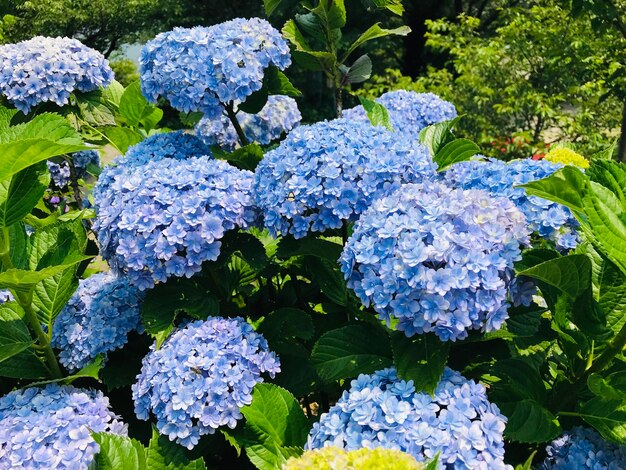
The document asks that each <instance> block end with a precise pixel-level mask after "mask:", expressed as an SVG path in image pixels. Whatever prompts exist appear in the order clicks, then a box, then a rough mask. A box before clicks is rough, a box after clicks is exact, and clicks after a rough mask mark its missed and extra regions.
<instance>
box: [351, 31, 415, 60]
mask: <svg viewBox="0 0 626 470" xmlns="http://www.w3.org/2000/svg"><path fill="white" fill-rule="evenodd" d="M410 32H411V28H409V27H408V26H400V27H398V28H394V29H384V28H381V27H380V23H376V24H375V25H373V26H370V27H369V28H368V29H367V30H366V31H365V32H364V33H363V34H361V35H360V36H359V37H358V38H357V39H356V41H354V42H353V43H352V45H351V46H350V47H349V48H348V50H347V51H346V53H345V55H344V57H343V59H342V60H341V63H344V62H345V61H346V59H347V58H348V56H349V55H350V54H352V52H354V51H355V50H356V49H357V48H359V47H360V46H362V45H363V44H365V43H366V42H368V41H371V40H373V39H378V38H384V37H386V36H406V35H407V34H409V33H410Z"/></svg>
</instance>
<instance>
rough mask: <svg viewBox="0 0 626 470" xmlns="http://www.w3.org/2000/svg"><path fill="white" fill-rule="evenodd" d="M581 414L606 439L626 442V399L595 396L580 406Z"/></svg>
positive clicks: (619, 442) (620, 442) (621, 442)
mask: <svg viewBox="0 0 626 470" xmlns="http://www.w3.org/2000/svg"><path fill="white" fill-rule="evenodd" d="M579 415H580V416H581V417H582V418H583V419H584V420H585V421H587V422H588V423H589V424H590V425H592V426H593V427H594V428H595V429H596V430H597V431H598V432H599V433H600V434H602V436H603V437H604V438H605V439H608V440H610V441H613V442H616V443H618V444H621V445H624V444H626V401H624V400H623V399H622V400H620V399H611V398H604V397H595V398H592V399H591V400H589V401H587V402H586V403H584V404H583V405H582V406H581V407H580V411H579Z"/></svg>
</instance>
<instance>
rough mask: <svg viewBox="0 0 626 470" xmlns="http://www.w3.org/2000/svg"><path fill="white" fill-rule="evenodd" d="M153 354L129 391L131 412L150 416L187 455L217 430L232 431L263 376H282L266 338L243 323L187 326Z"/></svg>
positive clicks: (234, 320)
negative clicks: (229, 429) (130, 391)
mask: <svg viewBox="0 0 626 470" xmlns="http://www.w3.org/2000/svg"><path fill="white" fill-rule="evenodd" d="M151 349H152V352H151V353H149V354H148V355H147V356H146V357H145V358H144V360H143V366H142V369H141V374H139V375H138V376H137V383H136V384H135V385H133V387H132V389H133V400H134V401H135V412H136V414H137V416H138V417H139V419H143V420H147V419H149V417H150V415H151V414H152V415H154V416H155V417H156V419H157V428H158V430H159V432H160V433H161V434H164V435H166V436H168V437H169V439H170V440H172V441H176V442H178V443H179V444H181V445H183V446H185V447H187V448H188V449H192V448H193V447H194V446H195V445H196V444H197V443H198V440H199V439H200V437H201V436H203V435H205V434H213V433H214V432H215V430H216V429H217V428H219V427H220V426H228V427H230V428H231V429H232V428H234V427H235V426H236V425H237V421H238V420H239V419H241V418H242V414H241V412H240V409H241V408H242V407H243V406H244V405H249V404H250V403H251V402H252V389H253V388H254V386H255V385H256V384H257V383H259V382H262V381H263V378H262V377H261V374H262V373H264V372H267V373H269V374H270V376H271V377H274V374H276V373H277V372H280V364H279V362H278V359H277V357H276V356H275V355H274V353H272V352H270V351H269V349H268V346H267V342H266V341H265V338H263V336H261V335H260V334H258V333H256V332H255V331H254V330H253V329H252V327H251V326H250V325H249V324H247V323H246V322H245V320H243V319H242V318H228V319H226V318H211V319H209V320H207V321H202V320H200V321H196V322H193V323H190V324H188V325H187V326H186V327H185V328H182V329H180V330H178V331H176V332H175V333H174V334H172V335H171V336H170V337H169V338H168V339H167V340H166V341H165V343H164V344H163V345H162V346H161V347H160V348H159V349H157V348H156V346H155V345H153V346H152V348H151Z"/></svg>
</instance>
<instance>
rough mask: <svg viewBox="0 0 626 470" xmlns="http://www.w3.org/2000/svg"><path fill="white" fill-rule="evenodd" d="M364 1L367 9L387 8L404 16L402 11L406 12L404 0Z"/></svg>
mask: <svg viewBox="0 0 626 470" xmlns="http://www.w3.org/2000/svg"><path fill="white" fill-rule="evenodd" d="M362 3H363V4H364V5H365V7H366V8H367V9H372V8H376V9H379V10H382V9H385V10H389V11H390V12H391V13H393V14H395V15H398V16H402V13H404V5H402V0H362Z"/></svg>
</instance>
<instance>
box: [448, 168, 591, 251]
mask: <svg viewBox="0 0 626 470" xmlns="http://www.w3.org/2000/svg"><path fill="white" fill-rule="evenodd" d="M561 167H563V165H561V164H558V163H552V162H549V161H547V160H532V159H530V158H528V159H524V160H513V161H512V162H510V163H505V162H503V161H501V160H496V159H488V160H486V161H480V160H471V161H466V162H461V163H458V164H456V165H453V166H452V167H451V168H450V169H449V170H448V171H446V174H445V179H446V181H447V182H448V183H449V184H451V185H453V186H457V187H461V188H463V189H471V188H473V189H483V190H485V191H489V192H490V193H491V194H494V195H497V196H503V197H507V198H508V199H510V200H511V201H513V202H514V203H515V205H516V206H517V207H519V209H520V210H521V211H522V212H523V213H524V215H525V216H526V221H527V222H528V226H529V227H530V230H531V231H532V232H536V233H537V234H539V236H541V237H543V238H545V239H548V240H551V241H553V242H554V243H555V244H556V247H557V248H559V249H561V250H569V249H571V248H575V247H576V245H578V242H579V240H580V239H579V236H578V233H577V231H576V228H577V227H578V222H576V219H575V218H574V216H573V215H572V213H571V212H570V210H569V209H568V208H566V207H565V206H562V205H560V204H557V203H556V202H552V201H548V200H547V199H543V198H540V197H536V196H527V195H526V192H525V190H524V188H519V187H517V186H518V185H521V184H524V183H528V182H530V181H535V180H539V179H542V178H547V177H548V176H550V175H551V174H552V173H554V172H555V171H556V170H558V169H559V168H561Z"/></svg>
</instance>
